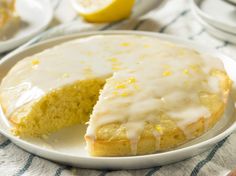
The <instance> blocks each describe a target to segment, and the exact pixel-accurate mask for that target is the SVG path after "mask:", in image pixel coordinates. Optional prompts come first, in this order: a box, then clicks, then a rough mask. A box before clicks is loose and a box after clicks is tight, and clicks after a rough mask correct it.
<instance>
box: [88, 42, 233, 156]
mask: <svg viewBox="0 0 236 176" xmlns="http://www.w3.org/2000/svg"><path fill="white" fill-rule="evenodd" d="M230 88H231V80H230V79H229V78H228V76H227V74H226V73H225V71H224V67H223V64H222V63H221V61H220V60H219V59H218V58H212V57H210V56H209V55H204V54H200V53H197V52H196V51H194V50H190V49H187V48H181V47H172V51H171V52H170V53H166V54H163V55H162V54H158V53H157V54H156V55H153V56H149V57H144V58H142V59H141V60H140V62H139V63H138V64H137V65H135V66H132V67H129V69H125V70H122V71H120V72H116V73H114V75H113V76H112V77H111V78H110V79H108V80H107V82H106V84H105V86H104V89H103V90H102V92H101V94H100V96H99V100H98V102H97V104H96V105H95V107H94V110H93V113H92V115H91V118H90V121H89V126H88V130H87V134H86V136H85V139H86V141H87V146H88V150H89V152H90V154H91V155H94V156H129V155H142V154H150V153H154V152H157V151H164V150H168V149H171V148H174V147H176V146H179V145H181V144H183V143H186V142H187V141H189V140H191V139H194V138H196V137H198V136H200V135H202V134H204V133H205V132H206V131H208V130H209V129H211V128H212V127H213V126H214V125H215V124H216V123H217V122H218V120H219V119H220V117H221V116H222V114H223V112H224V108H225V104H226V102H227V98H228V94H229V90H230Z"/></svg>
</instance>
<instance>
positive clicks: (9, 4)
mask: <svg viewBox="0 0 236 176" xmlns="http://www.w3.org/2000/svg"><path fill="white" fill-rule="evenodd" d="M19 23H20V17H19V15H18V13H17V12H16V10H15V0H0V40H6V39H9V38H10V37H12V36H13V35H14V33H15V32H16V29H17V28H18V26H19Z"/></svg>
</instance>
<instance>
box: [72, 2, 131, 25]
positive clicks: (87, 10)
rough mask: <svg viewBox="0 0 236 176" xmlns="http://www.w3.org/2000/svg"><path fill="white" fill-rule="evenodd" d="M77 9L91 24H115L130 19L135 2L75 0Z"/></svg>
mask: <svg viewBox="0 0 236 176" xmlns="http://www.w3.org/2000/svg"><path fill="white" fill-rule="evenodd" d="M75 1H76V3H74V4H75V7H76V9H77V11H78V12H79V13H80V15H81V16H83V17H84V19H85V20H87V21H89V22H113V21H118V20H121V19H124V18H127V17H129V15H130V14H131V10H132V7H133V5H134V2H135V0H75Z"/></svg>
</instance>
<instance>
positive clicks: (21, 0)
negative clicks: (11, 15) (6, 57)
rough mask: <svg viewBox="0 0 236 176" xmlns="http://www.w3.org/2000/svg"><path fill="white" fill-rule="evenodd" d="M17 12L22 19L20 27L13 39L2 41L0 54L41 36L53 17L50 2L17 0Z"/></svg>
mask: <svg viewBox="0 0 236 176" xmlns="http://www.w3.org/2000/svg"><path fill="white" fill-rule="evenodd" d="M16 10H17V12H18V13H19V16H20V18H21V24H20V27H19V29H18V30H16V33H15V34H14V36H13V37H12V38H10V39H8V40H5V41H0V52H4V51H8V50H11V49H14V48H16V47H17V46H19V45H21V44H23V43H25V42H26V41H28V40H29V39H31V38H32V37H34V36H35V35H37V34H39V33H40V32H41V31H43V30H44V29H45V28H46V27H47V26H48V24H49V23H50V22H51V20H52V17H53V10H52V6H51V4H50V1H49V0H33V1H32V0H17V1H16Z"/></svg>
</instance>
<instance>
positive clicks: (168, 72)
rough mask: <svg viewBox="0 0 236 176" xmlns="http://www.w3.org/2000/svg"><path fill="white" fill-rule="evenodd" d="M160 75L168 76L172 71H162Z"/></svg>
mask: <svg viewBox="0 0 236 176" xmlns="http://www.w3.org/2000/svg"><path fill="white" fill-rule="evenodd" d="M162 75H163V76H170V75H172V72H171V71H168V70H167V71H164V72H163V73H162Z"/></svg>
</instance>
